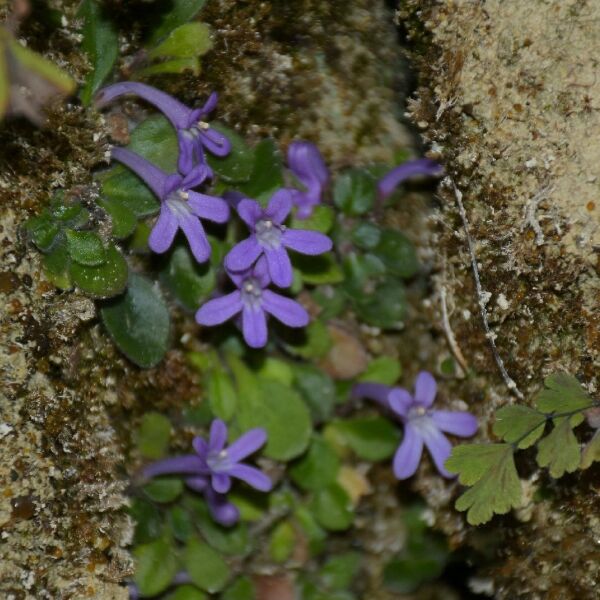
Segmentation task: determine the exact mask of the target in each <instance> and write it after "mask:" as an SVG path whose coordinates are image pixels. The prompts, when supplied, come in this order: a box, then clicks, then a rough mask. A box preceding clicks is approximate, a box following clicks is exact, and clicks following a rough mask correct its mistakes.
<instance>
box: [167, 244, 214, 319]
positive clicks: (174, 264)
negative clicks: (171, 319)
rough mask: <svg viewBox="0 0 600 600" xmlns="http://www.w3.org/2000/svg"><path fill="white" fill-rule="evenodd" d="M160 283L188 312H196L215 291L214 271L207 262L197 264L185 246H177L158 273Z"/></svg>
mask: <svg viewBox="0 0 600 600" xmlns="http://www.w3.org/2000/svg"><path fill="white" fill-rule="evenodd" d="M160 281H161V283H162V284H163V285H164V286H165V287H166V288H167V289H168V290H169V291H170V292H171V293H172V294H173V295H174V296H175V298H177V300H179V302H180V303H181V304H182V305H183V306H184V308H187V309H188V310H197V309H198V307H199V306H200V304H201V303H202V301H203V300H205V299H206V298H208V296H209V295H210V294H211V293H212V291H213V290H214V289H215V285H216V277H215V271H214V269H213V268H212V266H211V265H210V263H209V262H205V263H203V264H198V262H197V261H196V260H194V257H193V256H192V253H191V252H190V250H189V247H188V245H187V244H185V245H177V246H176V248H175V249H174V250H173V251H172V252H171V253H170V255H169V259H168V262H167V263H166V265H165V266H164V268H163V269H161V272H160Z"/></svg>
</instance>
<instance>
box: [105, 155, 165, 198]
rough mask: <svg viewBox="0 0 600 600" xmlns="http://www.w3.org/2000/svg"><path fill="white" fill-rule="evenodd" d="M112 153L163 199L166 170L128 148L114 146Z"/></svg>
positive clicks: (113, 156)
mask: <svg viewBox="0 0 600 600" xmlns="http://www.w3.org/2000/svg"><path fill="white" fill-rule="evenodd" d="M110 154H111V156H112V158H114V159H115V160H118V161H119V162H120V163H123V164H124V165H125V166H126V167H129V168H130V169H131V170H132V171H133V172H134V173H135V174H136V175H137V176H138V177H139V178H140V179H141V180H142V181H144V183H145V184H146V185H147V186H148V187H149V188H150V189H151V190H152V191H153V192H154V193H155V194H156V195H157V196H158V197H159V198H160V199H161V200H162V198H163V197H164V192H165V190H164V187H165V181H166V179H167V174H166V173H165V172H164V171H162V170H161V169H159V168H158V167H156V166H154V165H153V164H152V163H151V162H149V161H147V160H146V159H145V158H143V157H142V156H140V155H139V154H136V153H135V152H131V150H127V148H119V147H118V146H113V147H112V149H111V152H110Z"/></svg>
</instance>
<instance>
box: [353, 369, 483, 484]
mask: <svg viewBox="0 0 600 600" xmlns="http://www.w3.org/2000/svg"><path fill="white" fill-rule="evenodd" d="M352 393H353V395H355V396H365V397H367V398H370V399H371V400H375V401H376V402H378V403H379V404H380V405H381V406H383V407H384V408H385V409H387V410H391V411H392V412H393V413H394V415H395V416H397V417H398V418H399V419H400V421H402V423H403V424H404V438H403V439H402V443H401V444H400V446H399V447H398V450H396V454H395V456H394V474H395V475H396V477H397V478H398V479H407V478H408V477H411V476H412V475H414V474H415V472H416V470H417V467H418V466H419V462H420V460H421V454H422V453H423V444H425V446H427V450H429V454H430V455H431V458H432V459H433V462H434V463H435V466H436V467H437V470H438V471H439V472H440V474H441V475H442V476H444V477H447V478H452V477H454V475H452V474H451V473H449V472H448V471H447V470H446V469H445V467H444V464H445V462H446V460H447V459H448V457H449V456H450V451H451V449H452V446H451V445H450V442H449V441H448V439H447V438H446V436H445V435H444V434H443V433H442V432H445V433H450V434H452V435H456V436H459V437H471V436H472V435H474V434H475V432H476V431H477V419H476V418H475V417H474V416H473V415H472V414H470V413H468V412H455V411H448V410H433V409H432V408H431V405H432V404H433V401H434V399H435V396H436V394H437V384H436V382H435V379H434V378H433V375H431V373H428V372H427V371H421V372H420V373H419V374H418V375H417V379H416V381H415V394H414V396H412V395H411V394H410V392H409V391H408V390H405V389H404V388H400V387H394V388H391V387H388V386H387V385H381V384H379V383H359V384H357V385H355V386H354V389H353V391H352Z"/></svg>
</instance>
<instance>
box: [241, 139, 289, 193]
mask: <svg viewBox="0 0 600 600" xmlns="http://www.w3.org/2000/svg"><path fill="white" fill-rule="evenodd" d="M282 187H283V159H282V157H281V152H280V151H279V149H278V148H277V146H276V145H275V142H274V141H273V140H272V139H264V140H261V141H260V142H258V144H257V145H256V147H255V148H254V164H253V166H252V173H251V174H250V179H249V181H248V182H247V183H244V184H242V185H240V186H239V188H238V189H239V190H240V192H242V193H244V194H245V195H246V196H247V197H248V198H254V199H255V200H258V201H259V202H261V203H262V204H265V205H266V203H267V202H268V200H269V199H270V198H271V196H272V195H273V193H274V192H275V191H277V190H278V189H279V188H282Z"/></svg>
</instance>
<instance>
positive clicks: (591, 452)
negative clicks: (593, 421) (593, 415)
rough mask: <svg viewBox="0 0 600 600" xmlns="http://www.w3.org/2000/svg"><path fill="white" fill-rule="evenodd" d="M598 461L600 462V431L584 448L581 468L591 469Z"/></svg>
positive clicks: (597, 431) (599, 430)
mask: <svg viewBox="0 0 600 600" xmlns="http://www.w3.org/2000/svg"><path fill="white" fill-rule="evenodd" d="M597 461H600V429H598V430H596V433H595V434H594V437H593V438H592V439H591V440H590V441H589V442H588V443H587V444H586V445H585V446H584V448H583V452H582V453H581V464H580V465H579V468H580V469H589V467H591V466H592V463H594V462H597Z"/></svg>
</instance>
